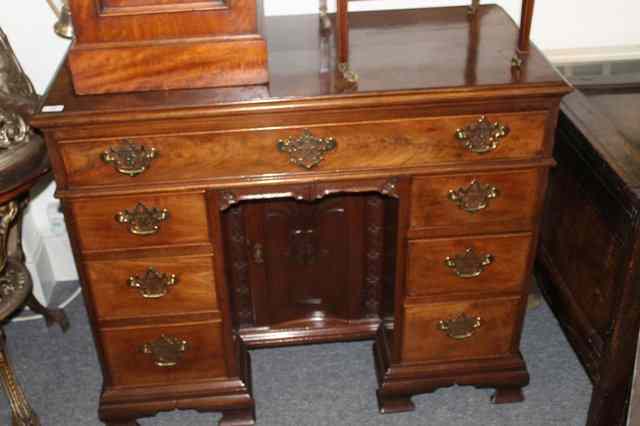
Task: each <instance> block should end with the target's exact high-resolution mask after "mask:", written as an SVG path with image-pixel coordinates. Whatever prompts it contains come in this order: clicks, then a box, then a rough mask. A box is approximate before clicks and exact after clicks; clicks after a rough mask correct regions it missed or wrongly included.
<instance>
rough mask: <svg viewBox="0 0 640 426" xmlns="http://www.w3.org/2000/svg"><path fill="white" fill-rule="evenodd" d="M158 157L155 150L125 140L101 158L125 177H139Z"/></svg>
mask: <svg viewBox="0 0 640 426" xmlns="http://www.w3.org/2000/svg"><path fill="white" fill-rule="evenodd" d="M157 156H158V151H156V149H155V148H147V147H146V146H144V145H140V144H137V143H134V142H131V141H130V140H128V139H125V140H123V141H122V143H120V145H118V146H112V147H110V148H109V149H107V150H106V151H105V152H103V153H102V155H101V156H100V158H102V161H104V162H105V163H107V164H111V165H113V168H114V169H115V170H116V171H117V172H118V173H122V174H123V175H127V176H131V177H133V176H138V175H139V174H142V173H144V172H145V171H146V170H147V169H148V168H149V166H150V165H151V162H152V161H153V160H154V159H155V158H156V157H157Z"/></svg>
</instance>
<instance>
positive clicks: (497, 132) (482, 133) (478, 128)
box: [455, 115, 510, 154]
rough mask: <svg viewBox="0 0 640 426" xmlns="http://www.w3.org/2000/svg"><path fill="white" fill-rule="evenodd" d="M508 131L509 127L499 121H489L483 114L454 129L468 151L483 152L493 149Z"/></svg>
mask: <svg viewBox="0 0 640 426" xmlns="http://www.w3.org/2000/svg"><path fill="white" fill-rule="evenodd" d="M509 132H510V129H509V127H507V126H505V125H504V124H502V123H499V122H495V123H491V122H490V121H489V120H488V119H487V117H486V116H484V115H483V116H481V117H480V118H479V119H478V121H476V122H475V123H472V124H469V125H467V126H465V127H464V128H462V129H458V130H456V135H455V136H456V138H457V139H458V140H459V141H461V142H462V143H463V145H464V147H465V148H467V149H468V150H469V151H471V152H475V153H476V154H485V153H487V152H491V151H493V150H495V149H496V148H497V147H498V144H499V143H500V141H501V140H502V139H503V138H505V137H506V136H507V135H508V134H509Z"/></svg>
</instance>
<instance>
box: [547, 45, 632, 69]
mask: <svg viewBox="0 0 640 426" xmlns="http://www.w3.org/2000/svg"><path fill="white" fill-rule="evenodd" d="M544 54H545V56H546V57H547V59H549V61H551V63H553V64H556V65H561V64H570V63H571V64H575V63H585V62H615V61H631V60H638V59H640V45H629V46H607V47H588V48H577V49H549V50H545V51H544Z"/></svg>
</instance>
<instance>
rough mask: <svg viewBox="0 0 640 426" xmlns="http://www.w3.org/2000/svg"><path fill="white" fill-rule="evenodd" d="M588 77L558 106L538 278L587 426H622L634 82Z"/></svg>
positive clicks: (633, 203)
mask: <svg viewBox="0 0 640 426" xmlns="http://www.w3.org/2000/svg"><path fill="white" fill-rule="evenodd" d="M591 68H593V66H591ZM589 80H591V82H590V83H589V84H588V86H584V87H583V86H582V85H581V84H580V83H581V81H580V80H576V81H575V83H576V84H577V86H578V88H579V89H581V92H575V93H572V94H571V95H569V96H567V97H566V98H565V99H564V100H563V102H562V109H561V111H562V113H561V114H560V119H559V128H558V131H557V135H556V147H555V152H554V157H555V159H556V161H557V162H558V166H557V167H556V168H555V170H553V171H552V173H551V176H550V186H549V193H548V198H547V204H546V209H545V214H544V220H543V227H542V235H541V241H540V247H539V250H538V272H539V276H540V278H542V279H541V280H540V283H541V287H542V290H543V293H544V294H545V296H546V298H547V300H548V301H549V304H550V305H551V308H552V309H553V311H554V312H555V314H556V315H557V316H558V319H559V320H560V324H561V325H562V326H563V328H564V330H565V332H566V334H567V337H568V338H569V341H570V342H571V344H572V346H573V347H574V349H575V350H576V352H577V354H578V356H579V357H580V359H581V361H582V362H583V364H584V366H585V368H586V370H587V373H588V374H589V377H590V378H591V380H592V382H593V384H594V390H593V396H592V399H591V407H590V409H589V418H588V422H587V425H588V426H618V425H623V424H626V423H625V421H624V420H625V417H626V405H627V401H628V398H629V390H630V385H631V379H632V377H633V359H634V350H635V346H636V341H637V337H638V326H639V325H640V302H639V301H640V285H638V284H639V282H640V279H639V278H640V275H639V273H640V268H639V267H638V262H639V261H640V214H639V209H640V144H639V141H640V138H639V136H640V128H639V127H638V120H637V117H638V112H639V111H640V84H636V85H635V87H634V86H629V85H628V84H624V85H620V84H616V85H611V83H612V82H613V80H612V79H611V78H609V82H608V83H607V82H606V81H604V80H603V79H600V80H601V81H600V83H599V84H594V81H593V78H590V79H589ZM582 82H583V83H584V82H585V81H584V79H583V81H582ZM618 83H619V82H618Z"/></svg>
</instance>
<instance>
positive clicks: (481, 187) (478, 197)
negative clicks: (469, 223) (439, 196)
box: [449, 179, 500, 213]
mask: <svg viewBox="0 0 640 426" xmlns="http://www.w3.org/2000/svg"><path fill="white" fill-rule="evenodd" d="M499 194H500V191H498V188H496V187H495V186H493V185H489V184H481V183H480V182H479V181H478V180H476V179H474V180H473V181H472V182H471V184H470V185H469V186H468V187H466V188H458V189H457V190H453V189H452V190H450V191H449V199H450V200H451V201H453V202H454V203H456V204H457V205H458V207H460V208H461V209H462V210H464V211H466V212H468V213H477V212H479V211H481V210H484V209H486V208H487V207H489V201H490V200H493V199H494V198H496V197H498V195H499Z"/></svg>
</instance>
